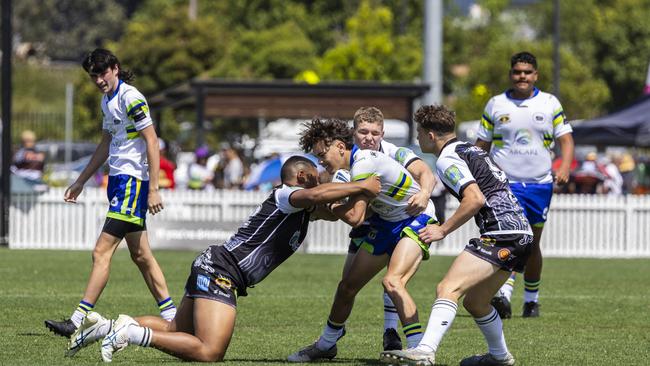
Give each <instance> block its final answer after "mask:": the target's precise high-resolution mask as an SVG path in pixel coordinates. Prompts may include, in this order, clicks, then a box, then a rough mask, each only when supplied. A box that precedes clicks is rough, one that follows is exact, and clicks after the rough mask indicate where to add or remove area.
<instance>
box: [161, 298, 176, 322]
mask: <svg viewBox="0 0 650 366" xmlns="http://www.w3.org/2000/svg"><path fill="white" fill-rule="evenodd" d="M158 309H160V316H161V317H162V318H163V319H165V320H167V321H168V322H170V321H172V320H173V319H174V317H175V316H176V305H174V301H172V298H171V297H168V298H166V299H165V300H161V301H160V302H158Z"/></svg>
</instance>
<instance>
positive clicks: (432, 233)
mask: <svg viewBox="0 0 650 366" xmlns="http://www.w3.org/2000/svg"><path fill="white" fill-rule="evenodd" d="M418 236H419V237H420V240H422V241H423V242H425V243H426V244H429V245H430V244H431V243H432V242H434V241H439V240H442V239H444V238H445V236H447V234H446V233H445V231H444V230H442V228H441V227H440V225H438V224H429V225H427V226H425V227H423V228H422V229H420V231H418Z"/></svg>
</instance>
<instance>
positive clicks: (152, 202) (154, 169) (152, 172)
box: [139, 125, 163, 215]
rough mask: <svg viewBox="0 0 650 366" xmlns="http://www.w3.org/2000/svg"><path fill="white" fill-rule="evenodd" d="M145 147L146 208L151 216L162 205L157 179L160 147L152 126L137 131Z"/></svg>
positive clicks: (161, 207)
mask: <svg viewBox="0 0 650 366" xmlns="http://www.w3.org/2000/svg"><path fill="white" fill-rule="evenodd" d="M139 132H140V136H142V139H143V140H144V142H145V143H146V145H147V162H148V163H149V195H148V198H147V200H148V202H147V206H148V208H149V212H151V214H152V215H155V214H157V213H158V212H160V211H162V209H163V203H162V198H161V197H160V192H159V189H160V187H159V185H158V179H159V177H160V145H159V142H158V136H157V135H156V130H155V129H154V127H153V125H149V126H147V127H145V128H143V129H142V130H140V131H139Z"/></svg>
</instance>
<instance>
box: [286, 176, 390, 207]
mask: <svg viewBox="0 0 650 366" xmlns="http://www.w3.org/2000/svg"><path fill="white" fill-rule="evenodd" d="M380 190H381V184H380V183H379V178H377V177H369V178H368V179H365V180H362V181H358V182H352V183H325V184H321V185H318V186H316V187H314V188H309V189H300V190H297V191H295V192H293V193H292V194H291V196H290V197H289V203H290V204H291V205H292V206H294V207H299V208H308V207H312V206H315V205H319V204H322V203H330V202H336V201H338V200H340V199H343V198H345V197H349V196H352V195H355V194H363V195H368V196H369V197H371V198H374V197H375V196H377V194H378V193H379V191H380Z"/></svg>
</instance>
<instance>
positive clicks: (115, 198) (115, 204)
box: [111, 196, 118, 207]
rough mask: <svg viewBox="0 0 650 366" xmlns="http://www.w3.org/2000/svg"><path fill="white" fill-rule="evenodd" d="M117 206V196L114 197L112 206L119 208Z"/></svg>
mask: <svg viewBox="0 0 650 366" xmlns="http://www.w3.org/2000/svg"><path fill="white" fill-rule="evenodd" d="M117 204H118V201H117V196H113V198H111V206H113V207H115V206H117Z"/></svg>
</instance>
